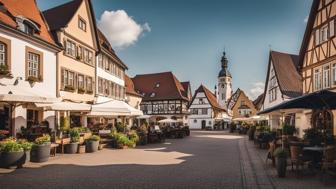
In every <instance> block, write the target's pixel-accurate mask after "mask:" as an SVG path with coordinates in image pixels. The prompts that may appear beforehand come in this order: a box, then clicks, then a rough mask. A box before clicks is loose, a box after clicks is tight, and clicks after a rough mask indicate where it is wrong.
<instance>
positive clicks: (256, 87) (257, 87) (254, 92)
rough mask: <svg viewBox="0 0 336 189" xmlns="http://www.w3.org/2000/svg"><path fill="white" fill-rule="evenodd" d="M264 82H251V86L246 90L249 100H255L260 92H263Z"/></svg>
mask: <svg viewBox="0 0 336 189" xmlns="http://www.w3.org/2000/svg"><path fill="white" fill-rule="evenodd" d="M264 86H265V84H264V83H263V82H256V83H253V84H252V88H250V89H249V90H248V92H247V95H248V96H249V98H250V99H251V100H255V99H256V98H257V97H258V96H259V95H260V94H262V93H263V92H264Z"/></svg>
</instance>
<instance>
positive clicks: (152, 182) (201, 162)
mask: <svg viewBox="0 0 336 189" xmlns="http://www.w3.org/2000/svg"><path fill="white" fill-rule="evenodd" d="M239 141H242V137H241V136H233V135H228V134H227V133H226V132H223V131H193V132H192V134H191V136H190V137H187V138H184V139H169V140H166V143H164V144H151V145H146V146H143V147H137V148H136V149H127V150H114V149H104V150H102V151H99V152H97V153H93V154H74V155H59V156H57V157H55V158H51V159H50V160H49V161H48V162H46V163H43V164H34V163H31V164H29V165H27V166H26V167H25V168H23V169H17V170H1V169H0V186H1V187H0V188H1V189H7V188H34V189H38V188H58V189H59V188H70V187H71V188H81V189H83V188H155V189H158V188H174V189H178V188H183V189H187V188H193V189H197V188H205V189H211V188H247V187H246V185H247V184H256V182H254V181H253V180H254V179H253V174H251V173H252V171H251V170H249V169H248V162H244V161H241V160H242V159H241V158H247V157H248V156H246V155H242V153H243V150H245V149H244V148H243V149H241V148H240V145H242V144H243V143H241V142H239ZM244 171H249V172H247V173H246V174H242V172H244Z"/></svg>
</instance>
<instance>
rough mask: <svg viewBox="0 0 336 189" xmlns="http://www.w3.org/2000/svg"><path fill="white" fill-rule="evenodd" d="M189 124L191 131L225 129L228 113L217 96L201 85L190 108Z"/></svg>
mask: <svg viewBox="0 0 336 189" xmlns="http://www.w3.org/2000/svg"><path fill="white" fill-rule="evenodd" d="M189 111H190V115H189V117H188V120H189V121H188V124H189V127H190V129H214V128H215V127H218V128H223V127H224V119H225V118H227V117H228V115H227V111H226V110H225V108H224V107H223V106H221V105H220V104H219V103H218V101H217V98H216V96H215V94H213V93H212V92H211V91H210V90H209V89H207V88H206V87H205V86H203V85H201V86H200V87H198V89H197V90H196V91H195V93H194V96H193V99H192V101H191V103H190V106H189Z"/></svg>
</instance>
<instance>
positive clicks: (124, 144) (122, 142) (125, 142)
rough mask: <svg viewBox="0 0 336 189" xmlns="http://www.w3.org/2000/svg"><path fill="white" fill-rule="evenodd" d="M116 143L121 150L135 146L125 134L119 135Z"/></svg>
mask: <svg viewBox="0 0 336 189" xmlns="http://www.w3.org/2000/svg"><path fill="white" fill-rule="evenodd" d="M115 138H116V143H117V147H118V148H119V149H126V148H128V147H133V146H134V144H135V143H134V142H133V141H131V140H130V139H129V138H128V136H127V135H125V134H123V133H117V134H116V136H115Z"/></svg>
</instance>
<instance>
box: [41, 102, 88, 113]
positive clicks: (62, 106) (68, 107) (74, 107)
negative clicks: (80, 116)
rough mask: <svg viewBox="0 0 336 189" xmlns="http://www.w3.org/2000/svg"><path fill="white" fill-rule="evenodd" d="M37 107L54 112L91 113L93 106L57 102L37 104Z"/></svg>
mask: <svg viewBox="0 0 336 189" xmlns="http://www.w3.org/2000/svg"><path fill="white" fill-rule="evenodd" d="M35 105H36V106H37V107H43V108H45V109H46V110H54V111H90V110H91V105H90V104H85V103H75V102H55V103H51V104H50V103H49V104H42V103H35Z"/></svg>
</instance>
